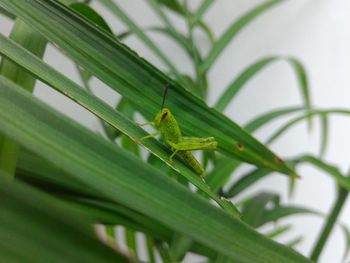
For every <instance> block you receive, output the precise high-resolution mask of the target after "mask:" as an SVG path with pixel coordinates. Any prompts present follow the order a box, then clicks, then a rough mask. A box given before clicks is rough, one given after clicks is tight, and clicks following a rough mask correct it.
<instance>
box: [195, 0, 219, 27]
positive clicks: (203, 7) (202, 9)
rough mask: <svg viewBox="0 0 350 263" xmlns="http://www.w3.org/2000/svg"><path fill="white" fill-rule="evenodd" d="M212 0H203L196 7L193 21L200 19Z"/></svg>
mask: <svg viewBox="0 0 350 263" xmlns="http://www.w3.org/2000/svg"><path fill="white" fill-rule="evenodd" d="M213 2H214V0H203V1H202V3H201V5H200V6H199V7H198V9H197V11H196V12H195V14H194V19H193V20H194V21H195V23H196V22H200V21H201V20H202V17H203V15H204V14H205V12H206V11H207V10H208V8H209V7H210V6H211V5H212V4H213Z"/></svg>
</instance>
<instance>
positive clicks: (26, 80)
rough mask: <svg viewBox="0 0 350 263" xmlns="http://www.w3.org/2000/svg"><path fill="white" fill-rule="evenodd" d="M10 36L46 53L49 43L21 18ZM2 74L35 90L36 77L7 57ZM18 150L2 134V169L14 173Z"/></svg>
mask: <svg viewBox="0 0 350 263" xmlns="http://www.w3.org/2000/svg"><path fill="white" fill-rule="evenodd" d="M9 37H10V39H12V40H13V41H15V42H17V43H18V44H19V45H21V46H22V47H24V48H25V49H27V50H28V51H30V52H31V53H32V54H34V55H35V56H38V57H42V56H43V55H44V51H45V48H46V43H47V41H46V39H45V38H44V37H43V36H42V35H41V34H38V33H37V32H36V31H34V30H33V29H32V28H31V27H28V26H27V25H26V24H25V23H24V22H22V21H21V20H20V19H17V20H16V21H15V24H14V26H13V29H12V31H11V34H10V36H9ZM0 74H1V75H3V76H5V77H6V78H8V79H11V80H12V81H14V82H16V83H17V84H18V85H20V86H21V87H22V88H23V89H26V90H28V91H30V92H32V91H33V90H34V86H35V81H36V80H35V78H33V76H32V75H31V74H29V73H28V72H27V71H25V70H24V69H22V68H21V67H18V66H17V65H16V64H15V63H13V62H11V61H9V60H7V59H3V60H2V61H1V65H0ZM18 152H19V146H18V145H17V144H16V143H15V142H14V141H13V140H11V139H9V138H8V137H6V136H4V135H3V134H0V170H3V171H6V172H8V173H9V174H12V175H14V173H15V170H16V162H17V158H18Z"/></svg>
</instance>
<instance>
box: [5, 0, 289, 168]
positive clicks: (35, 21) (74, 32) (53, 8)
mask: <svg viewBox="0 0 350 263" xmlns="http://www.w3.org/2000/svg"><path fill="white" fill-rule="evenodd" d="M0 3H2V5H3V6H5V7H6V8H8V9H9V10H10V11H11V12H14V13H15V14H17V15H18V16H20V17H21V18H22V19H24V20H25V21H26V22H28V23H29V24H31V25H33V26H35V28H37V29H38V30H39V31H40V32H42V33H43V34H44V35H45V36H47V37H48V38H49V39H50V40H51V41H53V42H55V43H56V44H57V45H58V46H60V47H61V48H62V49H64V50H65V51H66V52H67V53H68V54H69V55H70V56H72V58H74V59H75V60H76V61H78V62H79V63H80V64H81V65H82V66H83V67H85V68H86V69H87V70H88V71H89V72H91V73H93V74H94V75H96V76H97V77H98V78H100V79H101V80H102V81H104V82H105V83H107V84H108V85H109V86H111V87H112V88H113V89H115V90H116V91H118V92H119V93H121V94H122V95H123V96H125V97H126V98H128V99H129V100H130V101H132V102H133V103H134V105H135V107H136V108H137V109H139V111H140V112H142V114H144V115H145V116H146V117H147V118H153V117H154V116H155V114H156V113H157V111H158V110H159V105H160V101H161V94H162V91H163V89H164V85H166V84H167V83H170V84H171V91H170V93H169V96H168V99H167V103H166V104H167V106H168V107H169V108H170V109H171V110H172V111H173V112H174V114H175V116H176V117H177V118H178V119H179V123H180V126H181V128H182V129H183V130H184V132H185V133H186V134H188V135H191V136H215V137H216V139H217V140H218V142H219V149H220V150H221V151H222V152H224V153H226V154H228V155H230V156H233V157H237V158H240V159H242V160H244V161H247V162H251V163H254V164H256V165H259V166H264V167H268V168H269V169H273V170H277V171H280V172H283V173H286V174H294V172H293V171H291V170H290V168H288V167H287V166H286V165H285V164H284V163H283V162H281V160H280V158H278V157H276V156H275V155H274V154H273V153H271V151H269V150H268V149H267V148H266V147H264V146H263V145H262V144H260V143H259V142H258V141H257V140H255V139H254V138H253V137H251V136H249V135H248V134H247V133H246V132H244V131H243V130H242V129H241V128H240V127H239V126H238V125H236V124H235V123H233V122H232V121H231V120H229V119H228V118H226V117H225V116H223V115H221V114H219V113H218V112H216V111H215V110H213V109H210V108H208V107H207V106H206V105H205V104H204V103H203V102H202V101H201V100H200V99H198V98H196V97H194V96H193V95H192V94H190V93H189V92H187V91H186V90H184V89H183V88H181V87H180V86H178V85H177V84H176V83H174V82H172V81H171V80H170V79H169V78H168V77H166V76H165V75H163V74H162V73H161V72H159V71H158V70H156V69H155V68H154V67H152V66H151V65H150V64H149V63H147V62H146V61H144V60H142V59H140V58H139V57H138V56H137V55H136V54H135V53H133V52H132V51H131V50H129V49H128V48H127V47H125V46H124V45H122V44H121V43H119V42H118V41H117V40H116V39H114V38H112V37H111V36H109V35H108V34H105V33H104V32H102V31H100V30H98V29H97V28H94V27H92V26H91V25H90V24H89V23H86V22H85V21H83V20H81V19H80V18H79V17H78V16H76V14H74V13H72V12H71V11H70V10H69V9H67V8H66V7H64V6H62V5H60V4H59V3H58V2H57V1H52V0H49V1H43V0H33V1H31V2H30V3H29V2H27V1H23V0H19V1H15V2H9V1H3V0H2V1H0ZM39 18H40V19H39ZM42 20H45V21H46V22H45V23H42V22H41V21H42Z"/></svg>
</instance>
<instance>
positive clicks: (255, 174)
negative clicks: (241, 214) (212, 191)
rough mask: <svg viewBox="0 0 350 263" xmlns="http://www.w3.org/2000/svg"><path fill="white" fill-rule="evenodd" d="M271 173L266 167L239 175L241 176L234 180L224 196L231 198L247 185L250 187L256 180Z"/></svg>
mask: <svg viewBox="0 0 350 263" xmlns="http://www.w3.org/2000/svg"><path fill="white" fill-rule="evenodd" d="M269 173H271V172H270V171H269V170H267V169H254V170H252V171H250V172H248V173H246V174H245V175H243V176H241V178H240V179H239V180H238V181H236V182H235V183H234V184H233V185H232V186H231V187H230V188H229V189H228V190H227V191H226V192H225V197H227V198H232V197H235V196H236V195H237V194H239V193H241V192H242V191H244V190H245V189H247V188H248V187H250V186H251V185H252V184H254V183H255V182H257V181H258V180H259V179H261V178H262V177H265V176H266V175H268V174H269Z"/></svg>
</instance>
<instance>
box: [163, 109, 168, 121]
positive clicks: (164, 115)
mask: <svg viewBox="0 0 350 263" xmlns="http://www.w3.org/2000/svg"><path fill="white" fill-rule="evenodd" d="M167 115H168V112H167V111H166V112H164V113H163V114H162V117H161V119H162V120H164V119H165V117H166V116H167Z"/></svg>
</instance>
